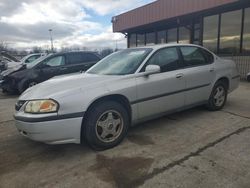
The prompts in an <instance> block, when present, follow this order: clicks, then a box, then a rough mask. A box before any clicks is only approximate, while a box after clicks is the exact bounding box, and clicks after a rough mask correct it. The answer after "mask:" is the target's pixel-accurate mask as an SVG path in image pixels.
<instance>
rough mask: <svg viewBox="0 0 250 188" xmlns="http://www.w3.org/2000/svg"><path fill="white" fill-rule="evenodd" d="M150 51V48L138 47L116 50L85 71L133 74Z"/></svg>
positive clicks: (103, 73) (107, 73) (91, 72)
mask: <svg viewBox="0 0 250 188" xmlns="http://www.w3.org/2000/svg"><path fill="white" fill-rule="evenodd" d="M151 51H152V49H150V48H140V49H127V50H122V51H119V52H116V53H114V54H112V55H110V56H108V57H106V58H104V59H103V60H101V61H100V62H99V63H97V64H96V65H95V66H94V67H93V68H91V69H90V70H88V71H87V73H89V74H101V75H126V74H133V73H135V71H136V70H137V69H138V68H139V66H140V65H141V63H142V62H143V60H144V59H145V58H146V57H147V55H148V54H149V53H150V52H151Z"/></svg>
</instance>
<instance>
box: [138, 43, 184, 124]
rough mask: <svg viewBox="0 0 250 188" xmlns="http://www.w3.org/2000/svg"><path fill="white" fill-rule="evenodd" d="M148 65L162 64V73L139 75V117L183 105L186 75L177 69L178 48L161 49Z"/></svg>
mask: <svg viewBox="0 0 250 188" xmlns="http://www.w3.org/2000/svg"><path fill="white" fill-rule="evenodd" d="M147 65H158V66H160V68H161V73H158V74H153V75H149V76H142V77H138V78H137V80H136V81H137V96H138V101H137V102H138V114H139V119H143V118H146V117H148V116H154V115H157V114H161V113H164V112H167V111H170V110H174V109H177V108H180V107H182V106H183V105H184V99H185V96H184V91H183V90H184V89H185V77H184V75H183V73H182V70H177V69H178V66H179V54H178V51H177V49H176V48H175V47H169V48H164V49H160V50H159V51H157V52H156V53H155V54H154V55H153V56H152V57H151V58H150V59H149V61H148V62H147V64H146V66H147ZM144 70H145V67H144Z"/></svg>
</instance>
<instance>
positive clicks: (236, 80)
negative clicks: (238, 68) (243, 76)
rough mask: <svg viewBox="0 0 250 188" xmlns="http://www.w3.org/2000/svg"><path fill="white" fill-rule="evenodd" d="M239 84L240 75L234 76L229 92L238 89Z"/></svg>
mask: <svg viewBox="0 0 250 188" xmlns="http://www.w3.org/2000/svg"><path fill="white" fill-rule="evenodd" d="M239 85H240V75H237V76H234V77H232V78H231V82H230V86H229V93H231V92H232V91H234V90H236V89H237V88H238V87H239Z"/></svg>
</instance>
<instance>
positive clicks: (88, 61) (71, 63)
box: [1, 51, 101, 93]
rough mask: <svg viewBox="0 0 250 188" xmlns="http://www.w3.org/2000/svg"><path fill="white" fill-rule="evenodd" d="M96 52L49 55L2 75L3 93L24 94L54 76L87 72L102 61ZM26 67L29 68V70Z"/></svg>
mask: <svg viewBox="0 0 250 188" xmlns="http://www.w3.org/2000/svg"><path fill="white" fill-rule="evenodd" d="M100 59H101V58H100V56H99V55H98V54H97V53H95V52H85V51H84V52H82V51H79V52H63V53H57V54H53V55H49V56H47V57H46V58H43V59H42V60H40V61H35V62H33V64H29V65H23V66H22V67H20V69H18V70H15V71H14V72H11V71H10V72H11V73H7V74H5V73H4V72H3V73H2V81H1V87H2V90H3V92H15V91H18V92H19V93H22V92H23V91H25V90H26V89H27V88H29V87H32V86H33V85H36V84H38V83H41V82H43V81H45V80H48V79H50V78H52V77H54V76H57V75H62V74H70V73H74V72H80V71H86V70H87V69H89V68H90V67H91V66H93V65H94V64H95V63H97V62H98V61H99V60H100ZM25 66H28V67H27V68H26V67H25Z"/></svg>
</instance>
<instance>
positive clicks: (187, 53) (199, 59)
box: [180, 46, 209, 67]
mask: <svg viewBox="0 0 250 188" xmlns="http://www.w3.org/2000/svg"><path fill="white" fill-rule="evenodd" d="M180 50H181V53H182V56H183V61H184V62H183V63H184V65H185V66H188V67H192V66H201V65H206V64H209V63H208V62H207V59H206V57H205V56H204V55H203V53H202V51H201V50H200V48H197V47H192V46H183V47H180Z"/></svg>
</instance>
